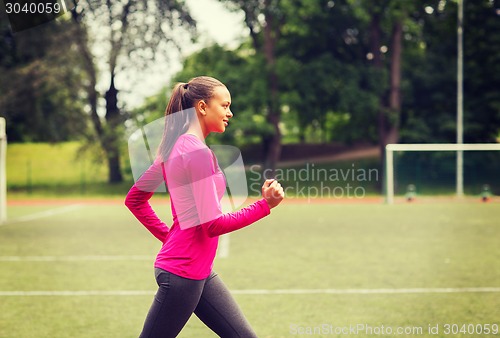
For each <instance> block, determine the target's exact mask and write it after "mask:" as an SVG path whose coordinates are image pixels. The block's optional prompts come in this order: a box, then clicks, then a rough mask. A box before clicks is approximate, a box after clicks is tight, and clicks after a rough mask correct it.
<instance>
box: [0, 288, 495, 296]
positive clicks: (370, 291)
mask: <svg viewBox="0 0 500 338" xmlns="http://www.w3.org/2000/svg"><path fill="white" fill-rule="evenodd" d="M154 293H155V291H152V290H109V291H106V290H88V291H0V297H6V296H21V297H26V296H149V295H154ZM231 293H233V294H235V295H312V294H335V295H369V294H381V295H384V294H385V295H386V294H429V293H500V287H470V288H415V289H275V290H264V289H254V290H232V291H231Z"/></svg>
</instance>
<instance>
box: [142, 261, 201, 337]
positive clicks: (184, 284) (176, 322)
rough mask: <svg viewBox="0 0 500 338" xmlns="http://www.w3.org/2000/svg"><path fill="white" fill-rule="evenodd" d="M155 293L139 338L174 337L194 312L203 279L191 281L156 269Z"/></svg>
mask: <svg viewBox="0 0 500 338" xmlns="http://www.w3.org/2000/svg"><path fill="white" fill-rule="evenodd" d="M155 276H156V281H157V283H158V286H159V287H158V291H157V292H156V295H155V297H154V300H153V304H152V305H151V308H150V310H149V312H148V315H147V317H146V321H145V322H144V328H143V330H142V333H141V336H140V337H141V338H155V337H161V338H168V337H176V336H177V335H178V334H179V332H180V331H181V330H182V328H183V327H184V325H185V324H186V322H187V321H188V319H189V317H190V316H191V314H192V313H193V311H194V310H195V308H196V306H197V304H198V302H199V299H200V296H201V294H202V291H203V288H204V284H205V280H192V279H187V278H183V277H180V276H177V275H175V274H172V273H170V272H168V271H165V270H161V269H155Z"/></svg>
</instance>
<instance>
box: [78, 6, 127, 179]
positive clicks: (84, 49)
mask: <svg viewBox="0 0 500 338" xmlns="http://www.w3.org/2000/svg"><path fill="white" fill-rule="evenodd" d="M75 8H76V6H75ZM72 16H73V20H74V21H75V23H76V34H75V39H76V42H77V45H78V48H79V50H80V53H81V54H82V58H83V65H84V70H85V72H86V73H87V76H88V77H89V85H88V86H87V90H86V91H87V100H88V102H89V105H90V118H91V121H92V125H93V127H94V130H95V133H96V136H97V139H98V140H99V143H100V145H101V148H102V149H103V150H104V152H105V154H106V160H107V164H108V182H110V183H116V182H122V181H123V176H122V173H121V165H120V151H119V142H120V137H119V135H120V134H119V133H118V132H116V127H117V126H118V125H119V124H120V121H121V120H120V111H119V109H118V91H117V90H116V88H115V85H114V74H113V75H112V79H111V85H110V88H109V90H108V91H107V92H106V97H105V99H106V122H107V123H106V126H103V124H102V122H101V119H100V117H99V115H98V114H97V100H98V97H99V93H98V92H97V90H96V85H97V71H96V68H95V64H94V60H93V57H92V53H91V52H90V49H89V47H88V44H87V43H88V41H87V31H86V29H85V27H84V26H82V23H81V16H80V14H79V13H77V12H76V9H74V10H73V11H72Z"/></svg>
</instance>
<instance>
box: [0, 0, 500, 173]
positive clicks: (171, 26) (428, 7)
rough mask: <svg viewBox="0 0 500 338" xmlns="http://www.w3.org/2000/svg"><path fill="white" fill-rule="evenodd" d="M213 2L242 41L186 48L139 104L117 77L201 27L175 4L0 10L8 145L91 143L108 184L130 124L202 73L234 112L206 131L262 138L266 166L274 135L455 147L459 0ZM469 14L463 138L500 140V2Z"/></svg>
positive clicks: (239, 139)
mask: <svg viewBox="0 0 500 338" xmlns="http://www.w3.org/2000/svg"><path fill="white" fill-rule="evenodd" d="M219 1H220V2H221V3H223V4H224V5H225V6H226V7H227V8H228V9H229V10H232V11H237V12H239V13H242V14H243V15H242V17H243V18H244V19H243V20H244V22H245V26H246V28H247V32H248V39H247V40H246V41H243V42H242V43H241V44H240V45H239V46H238V47H237V48H233V49H227V48H225V47H222V46H218V45H216V44H214V45H211V46H206V47H205V48H204V49H202V50H198V51H196V52H194V53H192V54H190V55H188V56H187V57H185V59H184V60H183V67H182V70H181V71H180V72H179V73H178V74H176V75H175V76H174V77H173V78H172V79H171V82H170V83H169V84H168V85H167V86H166V87H165V88H163V89H162V90H161V92H160V93H151V97H150V98H148V99H147V100H146V101H145V102H144V104H143V105H142V106H140V107H136V108H134V109H130V107H126V105H125V104H124V103H123V100H122V97H121V95H120V88H121V85H120V79H121V77H120V74H121V73H123V72H125V71H126V70H127V69H131V68H133V69H135V70H137V71H140V70H141V69H143V68H144V67H147V66H148V65H150V64H151V62H152V61H153V60H155V55H156V54H157V53H161V52H162V51H165V50H166V49H168V48H178V46H180V45H182V44H185V43H190V42H192V41H193V40H192V39H193V38H195V37H196V32H195V25H196V23H195V21H194V20H193V19H192V18H191V16H190V14H189V11H188V8H187V7H186V6H185V4H184V3H183V1H174V0H171V1H155V2H143V1H132V0H130V1H91V0H89V1H85V2H84V1H82V2H81V4H79V5H78V6H77V7H76V9H75V11H73V16H72V18H66V19H63V18H60V19H58V20H57V21H55V22H52V23H50V24H46V25H43V26H40V27H39V28H37V29H36V30H29V31H25V32H23V33H22V34H16V35H13V34H12V33H11V32H10V30H9V26H8V23H7V21H6V18H5V15H4V14H1V15H2V16H1V17H0V20H1V21H0V30H1V33H2V38H1V40H0V72H1V77H0V92H1V95H0V114H1V115H2V116H5V117H6V118H7V125H8V135H9V140H10V141H11V142H25V141H50V142H58V141H63V140H70V139H82V138H85V139H87V140H91V141H92V142H94V143H96V144H99V145H100V147H101V149H102V150H103V154H105V157H106V159H107V163H108V167H109V181H110V182H117V181H120V180H121V179H122V176H121V173H122V171H123V168H121V167H120V157H119V156H120V147H122V146H123V144H125V126H126V125H128V126H134V125H137V124H138V123H146V122H147V121H152V120H154V119H156V118H158V117H161V116H162V115H163V112H164V107H165V104H166V100H167V99H168V97H165V95H166V94H167V95H168V94H169V92H170V88H171V87H172V85H173V83H175V82H177V81H187V80H188V79H189V78H191V77H193V76H197V75H200V74H206V75H211V76H215V77H217V78H219V79H221V80H222V81H223V82H224V83H226V84H227V86H228V87H229V89H230V91H231V94H232V97H233V112H234V114H235V117H236V118H235V119H234V120H233V121H234V122H232V123H231V128H230V132H229V133H225V134H223V135H215V136H214V137H213V138H214V139H216V140H218V141H223V142H228V143H233V144H236V145H238V146H240V147H245V146H254V147H261V149H262V154H263V155H262V158H261V160H262V162H263V163H264V164H265V166H266V167H267V168H274V167H275V166H276V162H277V161H278V160H279V159H280V152H281V145H282V144H290V143H315V144H319V145H321V144H327V143H333V142H334V143H341V144H343V145H356V144H371V145H379V146H380V147H383V146H384V145H385V144H386V143H389V142H391V143H392V142H403V143H407V142H423V143H425V142H432V143H436V142H455V138H456V135H455V130H456V55H457V48H456V27H457V3H456V1H451V0H426V1H419V2H401V1H396V0H376V1H367V0H335V1H333V0H317V1H316V0H315V1H308V0H248V1H242V0H219ZM464 13H465V18H464V27H465V34H464V74H465V78H464V89H465V92H464V112H465V115H464V126H465V132H464V137H465V142H496V141H497V140H498V138H499V137H500V135H499V134H500V94H499V92H498V88H499V87H500V15H499V14H498V13H499V9H498V8H496V5H495V2H494V1H492V0H478V1H467V0H466V1H465V11H464ZM90 22H92V23H93V25H92V27H93V28H92V27H90V25H89V23H90ZM96 23H98V25H96ZM96 27H98V29H96ZM179 29H181V30H182V31H183V32H184V33H182V34H174V33H173V32H174V31H175V32H179ZM97 42H98V43H99V46H101V48H102V50H103V51H104V52H102V54H101V55H100V56H96V55H95V49H94V47H95V44H96V43H97ZM99 79H101V83H103V82H102V79H104V83H106V86H105V88H104V87H99V86H98V82H99ZM139 121H142V122H139Z"/></svg>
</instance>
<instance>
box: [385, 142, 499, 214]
mask: <svg viewBox="0 0 500 338" xmlns="http://www.w3.org/2000/svg"><path fill="white" fill-rule="evenodd" d="M491 150H500V143H473V144H471V143H469V144H465V143H464V144H457V143H421V144H418V143H415V144H388V145H387V146H386V147H385V155H386V156H385V168H386V201H387V203H388V204H393V203H394V152H395V151H455V152H460V151H491Z"/></svg>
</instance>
